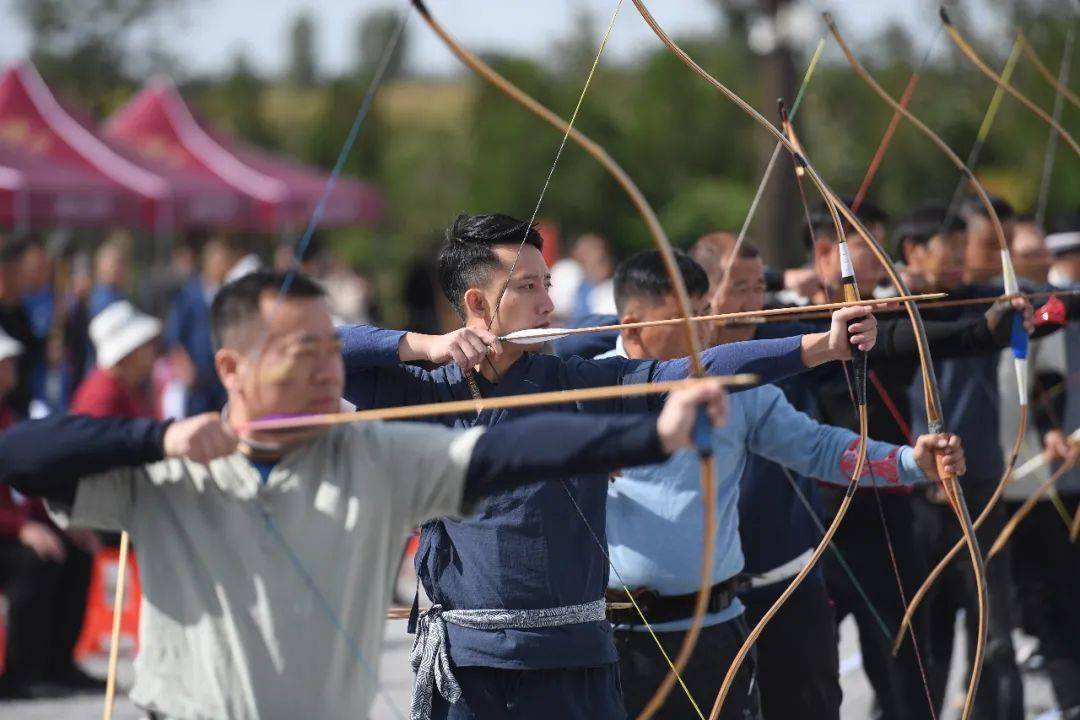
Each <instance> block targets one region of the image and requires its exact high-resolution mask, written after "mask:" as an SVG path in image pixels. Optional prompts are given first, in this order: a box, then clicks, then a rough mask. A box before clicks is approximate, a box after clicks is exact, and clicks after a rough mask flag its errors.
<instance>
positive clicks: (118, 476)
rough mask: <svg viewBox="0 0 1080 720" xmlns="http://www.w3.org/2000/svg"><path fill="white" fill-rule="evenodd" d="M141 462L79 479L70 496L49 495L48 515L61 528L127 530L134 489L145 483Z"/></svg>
mask: <svg viewBox="0 0 1080 720" xmlns="http://www.w3.org/2000/svg"><path fill="white" fill-rule="evenodd" d="M148 482H149V478H148V477H147V476H146V472H145V470H144V468H143V467H142V466H139V467H122V468H116V469H114V470H110V471H108V472H104V473H99V474H96V475H90V476H88V477H84V478H82V479H81V480H79V482H78V485H77V486H76V487H75V492H74V497H72V498H71V499H57V498H49V499H47V500H46V506H47V507H48V509H49V517H51V518H52V519H53V522H55V523H56V524H57V525H59V526H60V527H61V528H65V529H66V528H68V527H78V528H89V529H91V530H111V531H119V530H127V529H128V528H129V527H130V525H131V515H132V511H133V510H134V509H135V489H136V488H137V487H139V485H140V484H143V483H148Z"/></svg>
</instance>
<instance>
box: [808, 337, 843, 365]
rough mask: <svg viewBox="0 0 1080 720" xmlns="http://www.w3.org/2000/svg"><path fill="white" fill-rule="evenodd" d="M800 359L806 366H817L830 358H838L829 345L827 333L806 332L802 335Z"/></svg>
mask: <svg viewBox="0 0 1080 720" xmlns="http://www.w3.org/2000/svg"><path fill="white" fill-rule="evenodd" d="M801 346H802V361H803V365H805V366H806V367H808V368H812V367H817V366H818V365H822V364H824V363H827V362H830V361H832V360H839V359H840V358H838V357H837V356H836V352H835V351H833V349H832V348H831V347H830V346H829V333H827V332H824V333H807V334H806V335H803V336H802V341H801Z"/></svg>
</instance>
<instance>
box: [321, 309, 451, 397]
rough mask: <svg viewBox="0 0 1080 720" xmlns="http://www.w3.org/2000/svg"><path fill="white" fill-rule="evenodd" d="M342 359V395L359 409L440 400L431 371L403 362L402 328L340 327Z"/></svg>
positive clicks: (436, 383) (436, 382)
mask: <svg viewBox="0 0 1080 720" xmlns="http://www.w3.org/2000/svg"><path fill="white" fill-rule="evenodd" d="M340 333H341V335H340V337H341V342H342V358H343V360H344V361H345V390H344V398H345V399H346V400H348V401H349V402H351V403H352V404H353V405H355V406H356V407H358V408H364V409H368V408H382V407H396V406H398V405H415V404H418V403H425V402H435V401H437V400H439V399H440V398H439V396H438V391H437V388H436V386H437V385H438V381H437V380H435V378H434V377H433V375H432V373H431V372H429V371H427V370H425V369H423V368H421V367H417V366H414V365H406V364H403V363H402V362H401V360H400V358H399V354H398V345H399V344H400V342H401V336H402V335H404V334H405V333H404V331H401V330H383V329H382V328H377V327H372V326H370V325H353V326H350V327H346V328H342V329H341V330H340Z"/></svg>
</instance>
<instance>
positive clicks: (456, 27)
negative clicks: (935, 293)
mask: <svg viewBox="0 0 1080 720" xmlns="http://www.w3.org/2000/svg"><path fill="white" fill-rule="evenodd" d="M13 1H14V0H0V28H3V29H2V30H0V63H3V64H7V63H8V62H10V61H12V60H15V59H17V58H20V57H22V56H23V55H25V53H26V52H27V49H28V45H29V40H28V37H27V35H26V33H25V32H23V31H22V29H21V28H20V26H19V24H18V23H16V22H15V18H14V14H13V12H12V9H11V3H12V2H13ZM406 2H407V0H404V1H402V2H400V3H397V2H394V0H324V1H323V2H311V1H310V0H309V1H304V0H186V1H185V5H186V9H184V10H183V11H180V12H176V13H171V14H169V15H167V16H166V17H165V18H164V19H163V21H162V22H160V23H158V27H156V28H154V32H155V34H156V35H157V36H158V37H159V38H160V42H161V43H162V44H163V45H164V46H165V47H166V48H168V49H169V50H170V51H172V52H173V53H174V54H175V55H176V56H178V57H179V58H180V59H181V62H182V66H183V67H184V68H185V69H186V70H187V71H188V72H190V73H196V74H203V73H214V72H219V71H223V70H225V69H226V68H227V67H228V66H229V65H230V63H231V60H232V58H233V57H234V56H235V55H236V53H237V52H240V51H243V52H244V53H245V54H246V55H247V56H248V58H249V59H250V60H251V61H252V62H253V63H254V65H255V67H256V68H257V69H258V70H259V71H260V72H263V73H267V74H276V73H279V72H281V70H282V69H283V68H284V66H285V63H286V60H287V56H288V44H287V37H288V29H289V26H290V25H291V23H292V21H293V19H294V18H295V17H296V16H297V15H298V14H300V13H302V12H309V13H311V14H312V16H313V17H314V18H315V21H316V28H317V36H316V40H317V48H318V59H319V63H320V69H322V70H323V71H330V72H336V71H340V70H342V69H343V68H346V67H348V66H349V64H350V62H351V60H352V48H353V46H354V40H353V38H354V36H355V33H356V26H357V22H358V20H359V18H361V17H363V16H364V15H365V14H366V13H367V12H369V11H370V10H372V9H375V8H385V7H391V8H393V7H404V6H405V4H406ZM953 2H960V3H962V4H963V5H965V6H966V7H967V8H968V10H969V11H970V14H971V15H974V16H978V15H979V13H977V12H974V10H975V8H977V7H978V6H980V5H981V4H982V3H984V2H986V0H953ZM616 4H617V0H428V5H429V7H430V8H431V10H432V12H433V13H434V14H435V16H436V17H437V18H439V19H440V21H441V22H443V23H444V24H445V25H446V26H447V28H448V29H449V30H450V31H451V32H452V33H454V34H455V36H456V37H457V38H458V39H459V40H461V41H463V42H464V43H465V44H466V45H467V46H468V47H469V48H470V49H473V50H501V51H508V52H520V53H525V54H529V55H533V56H542V55H543V54H544V53H545V52H548V51H550V48H551V47H552V44H553V43H554V42H555V41H556V40H558V39H560V38H565V37H567V36H568V35H569V34H570V32H571V29H572V23H573V22H574V21H575V19H576V18H577V17H578V12H579V9H581V8H587V9H588V11H589V12H591V13H592V14H593V16H594V18H595V20H596V25H597V28H598V29H597V31H598V33H602V32H603V28H604V27H606V24H607V22H608V20H609V19H610V17H611V13H612V12H613V10H614V8H615V6H616ZM799 4H800V6H802V7H803V8H804V9H805V10H806V11H807V15H808V16H809V17H808V18H807V22H806V23H801V25H802V26H804V27H808V28H809V30H808V33H809V37H810V38H811V39H810V40H809V43H810V44H812V42H813V39H816V38H817V37H819V36H820V32H821V31H822V26H821V24H820V23H818V22H817V20H816V11H817V10H820V9H826V8H827V9H829V10H831V11H832V12H833V14H834V15H835V16H836V17H837V19H838V21H839V22H840V24H841V27H842V28H843V29H845V30H847V32H848V34H850V35H851V36H852V37H853V38H854V39H855V40H856V41H858V40H860V39H862V40H867V39H870V38H872V37H873V36H874V35H875V34H876V33H877V32H879V31H881V30H882V29H883V28H885V27H887V26H888V25H889V24H890V23H892V22H899V23H901V24H902V25H903V26H904V27H905V28H906V29H907V30H908V31H909V33H911V34H912V35H913V36H914V37H916V38H926V37H927V33H929V32H933V31H936V29H937V26H938V24H939V23H938V19H937V5H938V4H939V2H938V0H812V1H806V0H804V1H803V2H801V3H799ZM950 4H952V3H950ZM650 9H651V10H652V12H653V13H654V14H655V15H656V16H657V18H658V19H659V20H660V22H661V23H662V24H663V25H664V26H665V27H666V28H667V29H668V30H669V31H671V33H672V34H673V35H676V36H677V35H679V34H686V33H693V32H696V31H700V30H702V29H703V28H704V29H709V28H712V27H713V26H714V25H715V23H716V22H717V19H718V13H717V11H716V9H715V5H714V4H713V1H712V0H653V2H652V3H651V4H650ZM410 30H411V49H410V54H409V58H408V63H409V67H410V68H411V69H413V70H416V71H420V72H423V73H425V74H447V73H451V72H456V71H457V70H458V64H457V62H456V61H455V60H454V59H453V58H452V57H451V56H450V55H449V54H448V53H447V51H446V50H445V49H443V47H442V45H441V44H440V43H439V41H438V39H437V38H435V37H434V36H433V35H432V34H431V33H430V32H429V31H428V30H427V28H425V27H423V26H422V23H421V22H420V20H419V19H418V18H415V17H414V18H413V19H412V23H411V28H410ZM597 42H598V43H599V36H598V37H597ZM923 42H925V39H924V40H923ZM656 43H657V41H656V40H655V38H653V37H652V35H651V32H650V31H649V29H648V28H647V27H646V26H645V24H644V23H643V22H642V21H641V18H640V17H638V15H637V12H636V11H635V9H634V7H633V5H632V4H631V3H630V2H629V0H624V3H623V7H622V10H621V13H620V17H619V22H618V25H617V26H616V29H615V32H614V34H613V36H612V39H611V42H610V45H609V47H608V50H607V52H608V53H609V56H610V57H612V58H613V59H620V58H628V57H633V56H634V55H635V53H637V52H639V51H641V50H642V49H643V48H650V47H654V46H655V45H656Z"/></svg>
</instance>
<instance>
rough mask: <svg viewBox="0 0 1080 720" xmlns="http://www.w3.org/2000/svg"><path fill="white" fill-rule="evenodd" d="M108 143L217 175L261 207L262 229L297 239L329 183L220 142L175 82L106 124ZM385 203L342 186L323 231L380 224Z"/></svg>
mask: <svg viewBox="0 0 1080 720" xmlns="http://www.w3.org/2000/svg"><path fill="white" fill-rule="evenodd" d="M105 133H106V135H108V136H109V137H112V138H117V139H122V140H124V141H125V142H128V143H130V144H132V145H134V146H136V147H140V148H144V149H151V151H152V152H154V153H158V154H161V155H163V156H166V157H169V158H172V159H173V160H174V161H175V162H177V163H179V164H181V165H182V166H184V167H189V168H198V169H199V170H201V171H205V172H210V173H212V174H213V175H214V176H215V177H217V178H219V179H220V180H221V181H223V182H225V183H227V184H228V185H229V186H230V187H232V188H233V189H234V190H236V191H238V192H241V193H243V194H244V195H246V196H247V197H248V198H250V199H251V201H252V202H253V203H255V205H256V207H257V208H258V211H257V227H256V228H255V229H258V230H262V231H267V232H280V231H286V230H291V231H296V230H299V229H300V228H302V227H303V226H304V224H305V223H306V222H307V221H308V219H309V218H310V217H311V215H312V213H313V212H314V209H315V205H316V204H317V203H318V200H319V198H320V196H321V195H322V192H323V189H324V187H325V186H326V182H327V180H328V179H329V176H328V175H327V174H326V173H325V172H323V171H322V170H319V169H317V168H314V167H310V166H306V165H303V164H300V163H297V162H295V161H292V160H287V159H284V158H281V157H277V156H274V155H271V154H269V153H267V152H265V151H262V150H257V149H255V148H252V147H249V146H245V145H243V144H241V143H239V142H237V141H235V140H233V139H230V138H227V137H225V136H223V135H220V134H218V133H216V132H214V131H212V130H211V129H209V128H208V127H206V126H205V125H204V124H202V123H200V122H199V121H198V120H197V119H196V118H195V116H194V115H193V114H192V112H191V110H190V109H189V108H188V106H187V105H186V104H185V103H184V100H183V98H181V97H180V93H179V92H177V90H176V87H175V86H174V85H173V84H172V82H170V81H168V80H163V79H159V80H155V81H153V82H151V83H150V84H149V85H147V86H146V87H145V88H144V89H143V90H142V91H141V92H140V93H139V94H137V95H136V96H135V97H134V98H132V100H131V101H130V102H129V103H128V104H127V105H125V106H124V107H123V108H121V109H120V110H118V111H117V112H116V113H115V114H114V115H113V116H112V117H111V118H110V119H109V121H108V122H107V123H106V126H105ZM381 214H382V198H381V195H380V194H379V192H378V191H377V190H375V189H374V188H373V187H371V186H370V185H368V184H366V183H362V182H359V181H356V180H352V179H347V178H339V179H338V181H337V183H336V185H335V187H334V190H333V192H332V193H331V195H330V198H329V200H328V202H327V203H326V207H325V208H324V213H323V217H322V221H321V222H322V224H323V225H336V226H343V225H357V224H371V223H374V222H375V221H376V220H377V219H378V218H379V216H380V215H381Z"/></svg>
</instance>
